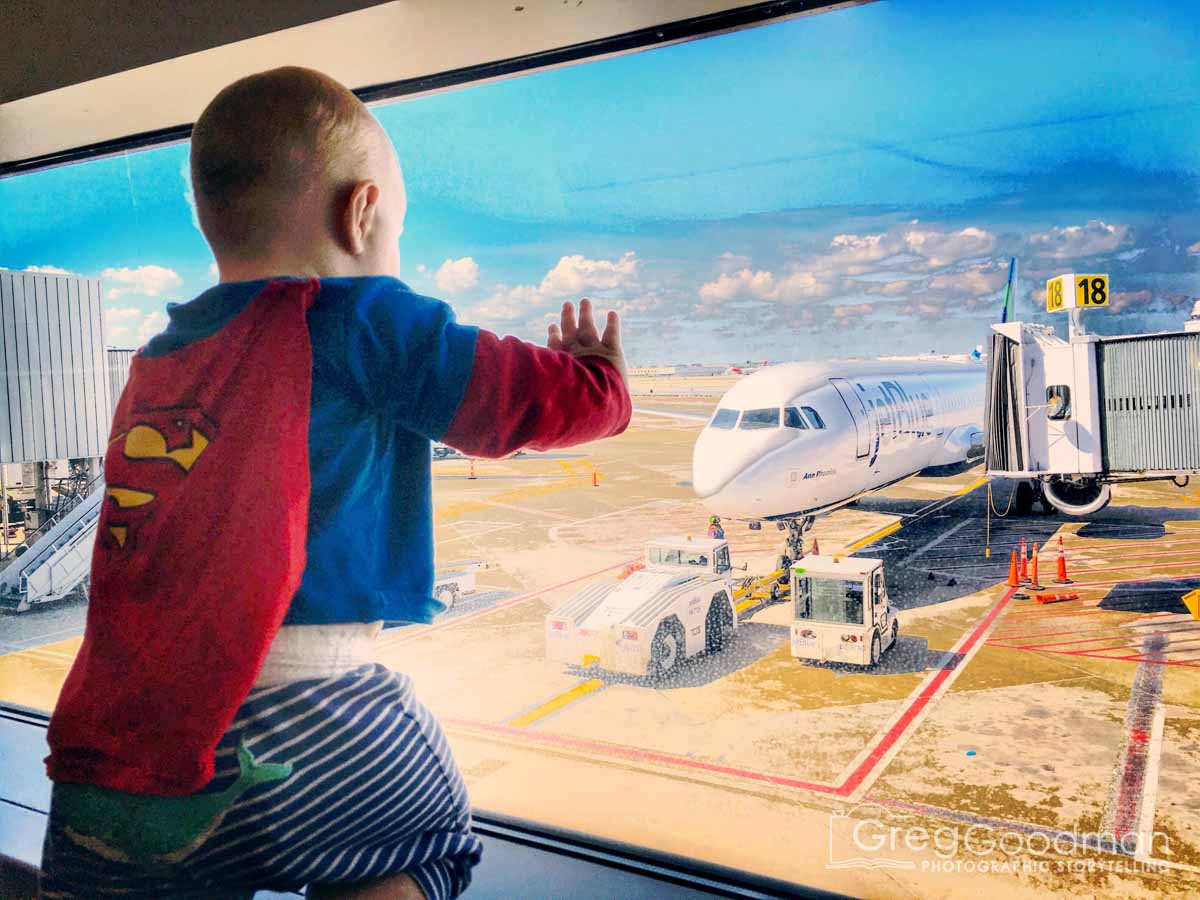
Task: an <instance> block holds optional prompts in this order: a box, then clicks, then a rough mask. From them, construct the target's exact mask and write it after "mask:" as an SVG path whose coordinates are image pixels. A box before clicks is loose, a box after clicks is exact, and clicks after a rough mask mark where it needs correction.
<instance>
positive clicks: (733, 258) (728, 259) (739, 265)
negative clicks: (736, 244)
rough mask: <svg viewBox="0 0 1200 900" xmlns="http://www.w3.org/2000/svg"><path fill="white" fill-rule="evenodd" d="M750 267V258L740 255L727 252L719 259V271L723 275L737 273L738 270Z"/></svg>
mask: <svg viewBox="0 0 1200 900" xmlns="http://www.w3.org/2000/svg"><path fill="white" fill-rule="evenodd" d="M749 266H750V257H748V256H742V255H741V254H739V253H733V252H731V251H729V250H726V251H725V252H724V253H722V254H721V255H720V256H718V257H717V271H718V272H720V273H721V274H722V275H726V274H729V273H730V272H736V271H737V270H738V269H746V268H749Z"/></svg>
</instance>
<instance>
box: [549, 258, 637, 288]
mask: <svg viewBox="0 0 1200 900" xmlns="http://www.w3.org/2000/svg"><path fill="white" fill-rule="evenodd" d="M637 271H638V258H637V256H635V255H634V253H633V251H632V250H631V251H629V252H627V253H625V254H623V255H622V256H621V258H620V259H587V258H586V257H583V256H580V255H578V254H576V255H574V256H564V257H562V258H561V259H559V261H558V262H557V263H556V264H555V266H554V268H553V269H551V270H550V271H549V272H547V273H546V277H545V278H543V279H542V283H541V286H540V287H539V288H538V290H539V291H540V292H541V293H542V295H543V296H544V297H568V296H578V295H580V294H583V293H584V292H586V291H596V290H601V291H604V290H613V289H615V288H619V287H623V286H625V285H628V284H629V283H630V282H632V281H633V280H634V279H635V278H636V277H637Z"/></svg>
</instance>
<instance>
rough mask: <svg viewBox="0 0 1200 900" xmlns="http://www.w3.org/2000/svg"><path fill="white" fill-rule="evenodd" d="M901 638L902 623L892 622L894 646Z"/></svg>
mask: <svg viewBox="0 0 1200 900" xmlns="http://www.w3.org/2000/svg"><path fill="white" fill-rule="evenodd" d="M898 640H900V623H899V622H893V623H892V646H893V647H895V646H896V641H898Z"/></svg>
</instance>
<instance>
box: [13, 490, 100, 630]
mask: <svg viewBox="0 0 1200 900" xmlns="http://www.w3.org/2000/svg"><path fill="white" fill-rule="evenodd" d="M103 500H104V482H103V481H102V480H100V479H97V480H96V481H94V482H93V483H92V490H91V492H90V493H89V494H87V495H86V496H85V497H84V498H83V499H82V500H80V501H79V502H78V503H76V504H75V505H74V506H72V507H70V508H68V509H66V510H65V511H63V512H62V513H60V514H59V515H58V516H57V517H56V518H55V519H52V520H50V521H48V522H47V523H46V524H45V525H44V526H43V529H44V530H43V529H39V530H38V532H37V533H36V535H35V537H36V540H35V541H33V542H31V543H26V544H22V545H21V546H22V547H23V548H24V552H23V553H21V554H20V555H19V556H15V558H14V559H13V560H12V561H11V562H10V563H9V564H8V566H7V568H5V569H4V570H3V571H0V609H6V610H10V611H12V612H24V611H25V610H27V609H29V608H30V607H31V606H34V605H36V604H38V603H47V602H49V601H51V600H58V599H60V598H62V597H65V596H67V595H68V594H70V593H71V592H73V591H74V590H76V589H77V588H78V587H79V585H80V584H81V583H82V582H83V581H84V579H86V578H87V577H88V575H89V573H90V571H91V564H92V543H93V541H95V539H96V524H97V523H98V522H99V521H100V508H101V506H102V504H103ZM20 549H21V548H18V552H19V551H20Z"/></svg>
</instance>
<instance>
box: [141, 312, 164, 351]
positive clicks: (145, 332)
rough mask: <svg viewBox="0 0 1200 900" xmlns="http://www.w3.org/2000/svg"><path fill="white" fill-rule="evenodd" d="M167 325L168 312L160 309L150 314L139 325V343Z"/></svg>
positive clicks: (144, 341) (142, 342)
mask: <svg viewBox="0 0 1200 900" xmlns="http://www.w3.org/2000/svg"><path fill="white" fill-rule="evenodd" d="M166 327H167V314H166V313H165V312H163V311H162V310H160V309H156V310H155V311H154V312H152V313H150V314H148V315H147V316H146V318H144V319H143V320H142V324H141V325H140V326H138V331H137V336H138V343H139V344H144V343H146V341H148V340H150V338H152V337H154V336H155V335H156V334H158V333H159V332H160V331H162V330H163V329H164V328H166Z"/></svg>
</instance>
